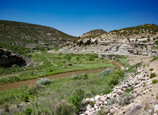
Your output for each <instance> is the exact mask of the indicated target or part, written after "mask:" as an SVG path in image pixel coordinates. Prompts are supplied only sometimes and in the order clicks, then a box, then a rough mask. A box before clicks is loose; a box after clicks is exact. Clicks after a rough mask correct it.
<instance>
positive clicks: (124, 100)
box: [118, 93, 134, 106]
mask: <svg viewBox="0 0 158 115" xmlns="http://www.w3.org/2000/svg"><path fill="white" fill-rule="evenodd" d="M133 98H134V96H133V95H131V94H129V93H124V94H122V95H120V97H119V100H118V104H119V105H121V106H124V105H127V104H130V102H131V100H132V99H133Z"/></svg>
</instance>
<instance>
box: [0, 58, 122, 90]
mask: <svg viewBox="0 0 158 115" xmlns="http://www.w3.org/2000/svg"><path fill="white" fill-rule="evenodd" d="M112 64H113V65H114V66H117V67H121V66H122V63H121V62H119V61H112ZM104 69H105V68H101V69H91V70H82V71H73V72H65V73H60V74H56V75H50V76H47V77H46V78H49V79H60V78H64V77H70V76H71V75H72V74H73V73H75V74H76V75H81V74H83V73H86V74H91V73H99V72H102V71H103V70H104ZM37 80H38V79H32V80H27V81H20V82H15V83H9V84H4V85H0V91H3V90H10V89H13V88H18V87H21V86H23V85H25V84H26V85H29V86H31V85H34V84H35V83H36V81H37Z"/></svg>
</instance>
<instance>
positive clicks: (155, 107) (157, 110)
mask: <svg viewBox="0 0 158 115" xmlns="http://www.w3.org/2000/svg"><path fill="white" fill-rule="evenodd" d="M154 112H158V104H157V105H155V106H154Z"/></svg>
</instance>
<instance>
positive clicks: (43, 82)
mask: <svg viewBox="0 0 158 115" xmlns="http://www.w3.org/2000/svg"><path fill="white" fill-rule="evenodd" d="M53 81H54V80H50V79H48V78H41V79H40V80H38V81H37V82H36V84H37V85H39V86H41V85H47V84H51V83H52V82H53Z"/></svg>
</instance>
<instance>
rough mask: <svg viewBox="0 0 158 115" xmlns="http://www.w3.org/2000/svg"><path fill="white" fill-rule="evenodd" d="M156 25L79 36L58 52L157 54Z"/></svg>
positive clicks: (157, 38)
mask: <svg viewBox="0 0 158 115" xmlns="http://www.w3.org/2000/svg"><path fill="white" fill-rule="evenodd" d="M157 49H158V26H157V25H154V24H144V25H141V26H136V27H130V28H124V29H120V30H114V31H110V32H108V33H105V34H102V35H99V36H97V37H95V36H93V37H92V36H91V37H88V38H81V39H79V40H78V41H77V43H75V44H74V43H71V45H68V46H65V47H63V48H62V49H60V50H59V51H60V52H74V53H103V54H104V53H105V54H121V55H144V56H158V50H157Z"/></svg>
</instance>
